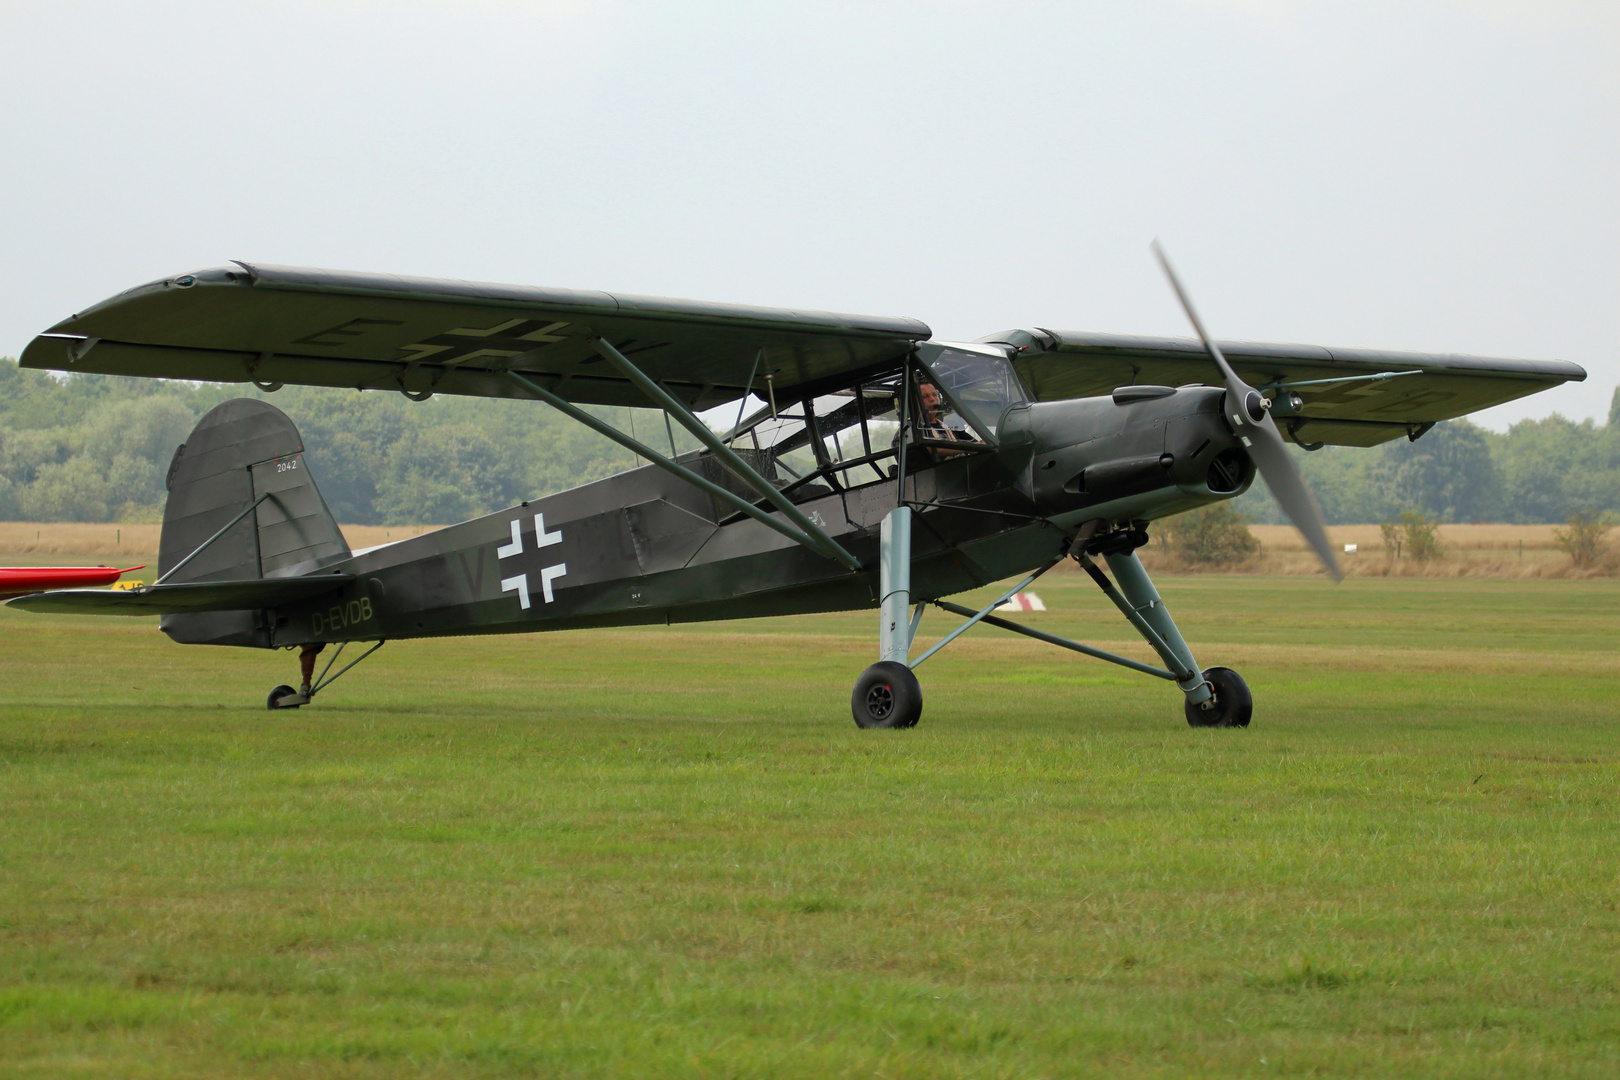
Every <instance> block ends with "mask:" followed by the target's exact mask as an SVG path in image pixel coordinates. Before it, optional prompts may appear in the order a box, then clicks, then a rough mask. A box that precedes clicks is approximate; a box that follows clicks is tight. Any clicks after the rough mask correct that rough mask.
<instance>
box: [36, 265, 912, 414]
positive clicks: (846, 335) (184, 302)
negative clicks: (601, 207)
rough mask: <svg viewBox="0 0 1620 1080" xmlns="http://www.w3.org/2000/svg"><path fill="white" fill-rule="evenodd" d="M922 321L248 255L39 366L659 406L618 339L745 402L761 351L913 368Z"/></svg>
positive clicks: (814, 362)
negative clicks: (535, 386) (625, 368)
mask: <svg viewBox="0 0 1620 1080" xmlns="http://www.w3.org/2000/svg"><path fill="white" fill-rule="evenodd" d="M929 335H930V331H929V329H928V327H927V326H926V325H924V324H923V323H920V322H918V321H916V320H915V319H900V318H872V317H864V316H856V315H838V314H832V313H828V312H818V311H792V310H785V309H775V308H757V307H743V306H738V305H726V304H707V303H700V302H693V301H686V300H665V299H654V298H648V297H635V296H617V295H613V294H609V293H602V292H575V291H569V290H562V289H545V288H534V287H529V286H518V285H490V284H482V283H477V282H467V281H449V280H438V279H430V278H411V277H397V276H391V275H382V274H362V273H348V272H340V271H330V270H312V269H299V268H294V267H281V266H261V265H249V264H246V263H237V264H236V265H235V266H233V267H229V268H216V269H212V270H203V271H199V272H197V273H195V274H185V275H181V276H178V277H173V278H165V279H163V280H161V281H154V282H151V283H149V284H146V285H142V286H139V287H137V288H134V289H130V290H129V291H127V292H124V293H120V294H119V295H117V296H115V297H113V298H112V299H110V300H106V301H103V302H102V303H100V304H97V305H96V306H95V307H93V308H90V309H88V310H86V311H83V312H80V313H79V314H76V315H74V316H72V317H71V318H68V319H64V320H63V321H62V322H60V323H57V324H56V325H55V326H53V327H51V328H50V329H49V330H47V331H46V332H45V333H44V334H42V335H41V336H39V337H37V338H35V339H34V341H33V342H32V343H31V344H30V345H29V346H28V348H27V349H25V350H24V352H23V355H22V361H21V362H22V365H23V366H24V367H34V368H49V369H53V370H57V371H83V372H96V373H100V374H105V375H140V376H148V377H157V378H168V379H194V380H201V381H208V382H247V381H250V380H251V381H255V382H258V383H260V384H261V385H266V386H268V385H270V384H275V383H294V384H300V385H310V386H342V387H355V388H357V389H377V390H384V389H386V390H402V391H406V392H409V393H412V394H426V393H430V392H432V393H444V394H467V395H475V396H485V397H521V396H524V394H523V391H521V390H520V389H518V388H517V386H516V385H515V384H514V382H513V381H512V380H511V379H510V378H506V377H503V373H504V372H506V371H515V372H518V373H520V374H523V375H526V376H527V377H529V378H530V379H534V380H536V381H538V382H540V383H541V384H542V385H544V386H545V387H546V388H547V389H548V390H551V391H552V392H553V393H555V394H557V395H558V396H560V397H563V398H566V399H567V400H569V401H573V402H578V403H581V404H597V405H646V404H647V398H646V396H645V395H644V394H643V393H641V392H640V391H638V390H637V389H636V388H635V387H634V386H632V385H631V384H630V382H629V381H628V380H627V379H626V378H625V377H624V376H623V375H622V374H621V373H620V372H619V371H617V370H615V369H614V367H613V365H612V364H608V363H604V362H603V360H602V356H601V354H600V352H599V351H598V350H596V349H595V348H594V347H593V345H592V342H593V340H594V339H595V338H596V337H601V338H603V339H606V340H607V341H608V342H610V343H611V344H612V345H613V346H614V347H615V348H617V349H618V350H619V351H620V352H621V353H623V354H624V355H626V356H629V357H630V358H632V359H633V360H634V361H635V363H636V365H637V366H638V367H639V368H641V370H642V371H644V372H645V373H646V374H647V375H649V376H650V377H652V378H653V379H656V380H658V381H660V382H661V383H663V384H664V386H665V387H666V388H667V389H668V390H669V391H670V393H672V394H673V395H675V396H676V397H678V398H680V399H681V400H682V401H684V402H685V403H686V404H687V405H688V406H689V407H691V408H698V409H701V408H705V407H707V406H710V405H715V404H719V403H720V402H723V401H734V400H736V398H737V397H739V396H740V395H741V394H742V393H743V392H744V389H745V387H746V386H747V384H748V379H749V376H750V373H751V372H754V371H755V361H756V359H757V360H758V361H759V366H758V370H757V377H756V380H755V383H754V386H755V388H756V389H760V388H762V387H763V386H764V385H765V377H766V376H767V375H769V376H771V378H772V386H773V388H774V390H776V391H791V390H793V389H795V388H798V387H815V386H818V385H819V384H821V383H824V382H838V381H840V380H841V379H842V378H843V377H844V376H847V375H850V374H855V373H858V372H862V371H865V370H869V369H874V368H877V367H880V366H885V365H888V364H890V363H897V362H898V361H899V360H900V359H901V358H902V357H904V356H905V355H906V354H907V353H908V352H910V350H911V348H912V345H913V344H914V343H915V342H917V341H921V340H925V339H927V338H928V337H929Z"/></svg>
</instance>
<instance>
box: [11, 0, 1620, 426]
mask: <svg viewBox="0 0 1620 1080" xmlns="http://www.w3.org/2000/svg"><path fill="white" fill-rule="evenodd" d="M0 165H3V169H0V178H3V179H0V184H3V188H0V191H3V193H4V198H0V237H3V240H4V254H5V258H4V259H3V260H0V355H12V356H15V355H17V354H18V353H19V352H20V351H21V350H22V348H23V346H24V345H25V344H26V343H27V342H28V340H29V338H30V337H32V336H33V335H34V334H36V333H38V332H39V331H41V330H43V329H44V328H45V327H47V326H48V325H50V324H51V323H52V322H54V321H56V320H57V319H59V318H62V317H63V316H65V315H68V314H70V313H72V312H73V311H76V310H79V309H81V308H83V307H86V306H88V305H89V304H91V303H94V302H95V301H98V300H101V299H103V298H105V297H107V296H109V295H111V294H112V293H114V292H117V291H119V290H121V289H124V288H127V287H129V286H131V285H135V284H138V283H140V282H143V281H147V280H150V279H152V278H155V277H162V276H165V275H168V274H172V273H178V272H181V271H185V270H194V269H199V268H202V267H205V266H213V265H218V264H221V263H224V262H226V261H228V260H230V259H243V260H246V261H249V262H253V261H259V262H269V263H289V264H295V265H310V266H323V267H332V268H341V269H361V270H377V271H388V272H397V273H408V274H425V275H431V276H439V277H459V278H472V279H477V280H486V281H501V282H521V283H527V284H538V285H556V286H564V287H572V288H589V289H605V290H609V291H617V292H631V293H645V294H654V295H668V296H679V297H692V298H699V299H707V300H719V301H732V302H740V303H754V304H769V305H781V306H793V307H814V308H826V309H831V310H838V311H851V312H858V313H865V314H881V315H910V316H914V317H917V318H920V319H922V320H924V321H926V322H927V323H928V324H929V325H931V326H932V327H933V328H934V331H935V334H936V336H939V337H945V338H973V337H977V336H979V335H981V334H985V333H988V332H991V331H996V330H1002V329H1006V328H1008V327H1013V326H1032V325H1033V326H1046V327H1053V328H1058V329H1086V330H1098V331H1109V332H1119V333H1146V334H1176V335H1184V334H1186V333H1188V328H1187V327H1186V325H1185V323H1184V322H1183V320H1182V317H1181V315H1180V313H1179V311H1178V309H1177V308H1176V306H1175V304H1174V302H1173V300H1172V298H1171V296H1170V294H1169V292H1168V290H1167V289H1166V287H1165V285H1164V283H1163V282H1162V280H1161V279H1160V278H1159V277H1158V275H1157V272H1156V271H1155V269H1154V266H1153V264H1152V262H1151V259H1150V257H1149V254H1148V246H1147V245H1148V242H1149V240H1151V239H1152V238H1153V237H1154V236H1159V237H1162V238H1163V240H1164V242H1165V244H1166V245H1167V246H1168V248H1169V250H1170V252H1171V253H1172V255H1173V256H1174V257H1175V258H1176V260H1177V262H1178V264H1179V266H1180V269H1181V270H1182V273H1183V275H1184V276H1185V277H1186V278H1187V281H1188V284H1189V286H1190V288H1191V289H1192V291H1193V294H1194V296H1195V297H1196V298H1197V300H1198V302H1199V306H1200V307H1201V309H1202V313H1203V315H1204V317H1205V320H1206V322H1208V323H1209V324H1210V326H1211V328H1212V330H1213V331H1214V332H1215V333H1216V334H1217V335H1219V336H1221V337H1231V338H1247V339H1253V340H1271V341H1305V342H1313V343H1318V344H1327V345H1360V346H1372V347H1389V348H1402V349H1418V350H1432V351H1446V352H1467V353H1476V354H1483V355H1500V356H1533V357H1556V358H1561V359H1566V360H1572V361H1574V362H1576V363H1579V364H1581V365H1583V366H1584V367H1585V368H1586V369H1587V371H1588V372H1589V373H1590V377H1589V379H1588V381H1587V382H1586V383H1585V384H1584V385H1577V386H1574V387H1566V388H1563V389H1561V390H1556V391H1552V392H1549V393H1546V394H1542V395H1538V396H1536V397H1534V398H1529V399H1526V400H1524V401H1521V402H1517V403H1514V404H1511V405H1507V406H1503V407H1501V408H1499V409H1496V410H1493V411H1492V412H1491V413H1488V414H1480V415H1479V416H1477V417H1476V419H1478V420H1480V421H1482V422H1484V423H1487V424H1489V425H1490V426H1492V427H1496V428H1501V427H1503V426H1505V425H1506V424H1507V423H1511V422H1512V421H1513V420H1516V419H1519V418H1522V417H1525V416H1543V415H1546V414H1547V413H1549V412H1552V411H1554V410H1557V411H1560V412H1562V413H1564V414H1565V415H1569V416H1574V417H1586V416H1594V415H1595V416H1597V417H1599V419H1600V420H1601V419H1602V418H1603V417H1604V416H1605V415H1606V413H1607V410H1608V404H1609V399H1610V395H1611V394H1612V393H1613V391H1614V388H1615V384H1616V381H1617V379H1620V330H1617V321H1616V309H1617V301H1620V212H1617V207H1616V199H1617V195H1620V3H1616V2H1615V0H1603V2H1591V3H1574V2H1570V3H1559V2H1557V0H1541V2H1537V3H1508V2H1500V0H1498V2H1487V0H1472V2H1468V0H1432V2H1424V0H1405V2H1401V3H1375V2H1349V0H1345V2H1331V0H1159V2H1153V0H1133V2H1130V3H1125V2H1117V3H1096V4H1092V3H1083V2H1075V0H1066V2H1059V3H1034V2H1029V3H1023V2H1016V0H1006V2H996V0H977V2H974V0H914V2H909V3H901V2H885V0H864V2H860V3H832V2H802V3H801V2H791V0H788V2H784V0H773V2H769V3H760V2H754V3H743V2H735V3H728V2H696V0H694V2H686V3H651V2H633V0H600V2H597V0H556V2H542V0H530V2H517V0H505V2H501V0H482V2H479V0H458V2H455V3H449V2H414V3H406V2H400V3H380V2H378V3H363V2H349V0H324V2H321V3H296V2H286V0H282V2H278V3H274V4H265V3H260V4H249V3H230V2H225V0H212V2H209V3H166V2H160V0H143V2H141V3H138V4H133V3H106V4H93V3H76V2H71V0H66V2H64V0H56V2H48V3H46V2H41V3H35V2H25V0H0Z"/></svg>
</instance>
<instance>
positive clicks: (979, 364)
mask: <svg viewBox="0 0 1620 1080" xmlns="http://www.w3.org/2000/svg"><path fill="white" fill-rule="evenodd" d="M928 366H929V367H930V368H932V369H933V371H934V374H935V375H937V376H939V381H940V382H941V383H943V384H944V385H945V388H946V389H947V390H948V391H949V392H950V396H951V397H952V398H954V399H955V400H956V401H958V402H959V403H960V404H961V406H962V407H963V408H964V409H966V410H967V411H968V412H970V413H971V414H972V419H973V422H974V423H975V424H976V425H977V426H978V427H980V428H981V429H983V430H984V431H985V432H986V433H987V434H989V435H990V436H991V437H992V438H994V437H995V435H996V428H997V426H998V425H999V424H1000V423H1001V417H1002V415H1003V414H1004V413H1006V411H1007V410H1008V409H1009V408H1011V407H1012V406H1014V405H1021V404H1023V403H1024V402H1026V401H1028V400H1029V395H1027V394H1026V393H1024V387H1023V384H1022V383H1020V382H1019V381H1018V376H1017V375H1016V374H1014V372H1013V369H1012V365H1011V364H1009V363H1008V362H1007V361H1006V360H1004V359H1002V358H1001V357H996V356H988V355H986V354H984V353H978V352H968V351H967V350H965V349H942V350H940V352H939V353H938V355H936V356H935V357H934V358H933V359H932V360H931V361H930V362H929V365H928Z"/></svg>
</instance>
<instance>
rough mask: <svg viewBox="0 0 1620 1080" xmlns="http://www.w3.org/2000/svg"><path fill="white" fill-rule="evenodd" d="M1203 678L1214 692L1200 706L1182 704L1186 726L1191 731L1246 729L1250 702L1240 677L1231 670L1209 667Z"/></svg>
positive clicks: (1250, 709) (1250, 707) (1251, 711)
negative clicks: (1189, 726)
mask: <svg viewBox="0 0 1620 1080" xmlns="http://www.w3.org/2000/svg"><path fill="white" fill-rule="evenodd" d="M1204 678H1206V679H1208V680H1209V683H1210V685H1211V686H1213V687H1214V688H1215V696H1214V698H1212V699H1211V700H1210V701H1208V702H1205V703H1204V705H1194V704H1193V703H1192V702H1190V701H1188V702H1185V705H1186V708H1187V723H1189V724H1191V725H1192V726H1193V727H1248V726H1249V718H1250V717H1251V716H1253V715H1254V698H1252V697H1250V696H1249V684H1248V683H1246V682H1244V681H1243V676H1241V675H1239V674H1238V673H1237V672H1235V671H1233V670H1232V669H1231V668H1225V667H1212V668H1205V669H1204ZM1205 705H1207V706H1208V708H1205Z"/></svg>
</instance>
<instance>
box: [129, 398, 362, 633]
mask: <svg viewBox="0 0 1620 1080" xmlns="http://www.w3.org/2000/svg"><path fill="white" fill-rule="evenodd" d="M168 484H169V501H168V505H167V506H166V507H165V509H164V512H163V535H162V538H161V540H160V541H159V545H158V547H159V550H158V570H159V572H160V573H168V572H169V571H170V570H171V569H173V568H175V567H177V566H178V567H179V570H178V572H176V573H175V575H174V577H172V578H170V579H169V580H170V581H171V582H175V583H179V582H196V581H242V580H246V579H249V578H262V577H271V578H280V577H294V576H297V575H300V574H304V573H308V572H310V571H312V570H316V569H319V568H320V567H322V566H327V565H330V564H331V563H334V562H339V561H341V560H343V559H346V558H348V557H349V545H348V544H347V543H346V542H345V541H344V539H343V534H342V532H340V531H339V529H338V527H337V522H336V520H334V519H333V517H332V512H331V511H330V510H328V509H327V507H326V500H325V499H323V498H321V493H320V491H319V490H318V489H317V488H316V487H315V480H314V478H313V477H312V476H310V473H309V466H308V463H307V462H305V460H304V443H303V440H302V439H301V438H299V435H298V429H297V428H296V427H294V426H293V422H292V421H291V420H289V419H288V418H287V415H286V414H285V413H283V412H282V411H281V410H280V409H278V408H276V407H275V406H274V405H270V404H268V403H266V402H263V401H256V400H253V399H251V398H238V399H236V400H234V401H227V402H225V403H224V404H223V405H220V406H218V407H216V408H214V409H213V410H212V411H210V412H209V413H208V415H207V416H204V417H203V418H202V420H200V421H199V422H198V423H197V426H196V428H194V429H193V430H192V432H191V435H190V437H189V438H187V439H186V441H185V442H184V443H182V444H181V445H180V447H179V448H178V449H177V450H175V452H174V461H173V463H171V464H170V466H169V481H168ZM260 498H263V501H262V502H259V503H258V506H257V508H256V509H254V510H253V512H252V513H249V514H247V516H245V517H242V519H241V520H240V521H238V522H236V524H234V525H231V526H230V528H228V529H226V531H225V532H224V534H223V535H221V536H219V537H218V539H215V540H213V541H212V542H209V538H210V537H212V536H214V534H215V533H218V532H219V530H220V529H222V528H225V526H226V525H229V524H230V522H231V519H233V518H236V517H238V516H239V515H241V514H242V513H243V512H244V511H246V510H248V508H249V507H252V506H253V505H254V502H255V501H256V500H259V499H260ZM204 544H206V545H207V546H206V547H203V550H201V551H200V552H198V550H197V549H198V548H199V547H202V546H203V545H204ZM193 552H197V554H196V557H195V558H192V559H191V560H190V561H189V562H186V561H185V560H186V558H187V556H189V555H191V554H192V553H193ZM183 562H184V565H183V566H182V565H180V564H181V563H183ZM261 624H262V617H261V613H260V612H258V611H228V612H212V613H208V614H192V615H165V616H164V617H163V623H162V626H163V632H164V633H166V634H168V635H169V636H170V637H171V638H173V639H174V640H176V641H180V642H185V643H188V644H202V643H210V644H217V645H258V646H262V647H269V645H270V635H269V632H268V630H267V629H266V628H265V627H264V626H263V625H261Z"/></svg>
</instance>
